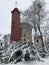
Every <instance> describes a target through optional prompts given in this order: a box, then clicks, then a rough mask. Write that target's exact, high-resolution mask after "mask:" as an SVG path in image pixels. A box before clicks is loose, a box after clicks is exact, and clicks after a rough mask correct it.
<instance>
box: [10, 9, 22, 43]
mask: <svg viewBox="0 0 49 65" xmlns="http://www.w3.org/2000/svg"><path fill="white" fill-rule="evenodd" d="M21 35H22V28H21V23H20V12H19V11H18V9H14V10H13V11H12V24H11V38H10V39H11V40H10V41H17V42H18V41H20V40H21Z"/></svg>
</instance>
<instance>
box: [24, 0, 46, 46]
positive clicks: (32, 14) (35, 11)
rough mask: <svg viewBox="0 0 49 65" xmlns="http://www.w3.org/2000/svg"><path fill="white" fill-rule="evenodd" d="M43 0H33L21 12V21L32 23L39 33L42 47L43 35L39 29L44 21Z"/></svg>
mask: <svg viewBox="0 0 49 65" xmlns="http://www.w3.org/2000/svg"><path fill="white" fill-rule="evenodd" d="M44 6H45V1H44V0H38V1H37V0H35V1H34V2H33V3H32V5H31V6H30V8H29V9H27V10H26V11H25V12H24V13H23V21H25V22H29V23H31V24H32V26H33V27H34V30H35V34H36V33H37V29H38V31H39V33H40V35H41V40H42V47H44V42H43V35H42V31H41V27H40V26H41V24H42V23H43V22H45V21H44V20H45V18H46V15H47V12H45V7H44Z"/></svg>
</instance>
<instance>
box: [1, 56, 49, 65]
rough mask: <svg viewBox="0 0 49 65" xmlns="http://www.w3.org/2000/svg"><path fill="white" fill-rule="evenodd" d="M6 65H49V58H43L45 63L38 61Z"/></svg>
mask: <svg viewBox="0 0 49 65" xmlns="http://www.w3.org/2000/svg"><path fill="white" fill-rule="evenodd" d="M1 65H4V64H1ZM6 65H49V57H47V58H43V62H42V61H37V60H36V61H27V62H19V63H17V64H6Z"/></svg>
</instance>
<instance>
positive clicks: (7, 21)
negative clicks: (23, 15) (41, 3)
mask: <svg viewBox="0 0 49 65" xmlns="http://www.w3.org/2000/svg"><path fill="white" fill-rule="evenodd" d="M16 1H17V7H18V8H19V10H20V11H21V10H22V11H24V10H26V9H27V8H28V7H29V6H30V5H31V0H0V33H1V34H8V33H10V31H11V11H12V10H13V9H14V8H15V7H16V5H15V2H16ZM37 1H38V0H37ZM45 1H46V3H47V6H46V9H47V10H48V9H49V0H45Z"/></svg>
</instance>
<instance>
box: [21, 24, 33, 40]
mask: <svg viewBox="0 0 49 65" xmlns="http://www.w3.org/2000/svg"><path fill="white" fill-rule="evenodd" d="M22 38H26V39H28V40H30V41H32V28H31V25H29V24H28V23H22Z"/></svg>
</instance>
